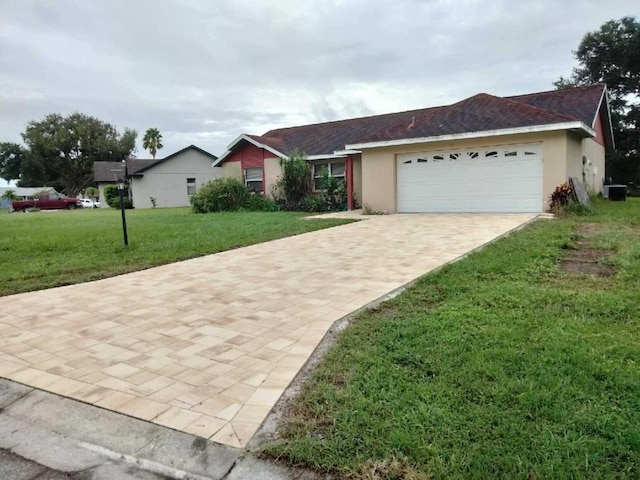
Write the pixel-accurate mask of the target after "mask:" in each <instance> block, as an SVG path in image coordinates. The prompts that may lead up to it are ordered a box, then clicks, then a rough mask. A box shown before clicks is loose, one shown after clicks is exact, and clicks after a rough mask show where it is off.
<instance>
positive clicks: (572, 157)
mask: <svg viewBox="0 0 640 480" xmlns="http://www.w3.org/2000/svg"><path fill="white" fill-rule="evenodd" d="M568 177H575V178H577V179H578V180H580V181H582V139H581V138H578V137H575V136H574V135H567V178H568Z"/></svg>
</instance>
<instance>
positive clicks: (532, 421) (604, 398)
mask: <svg viewBox="0 0 640 480" xmlns="http://www.w3.org/2000/svg"><path fill="white" fill-rule="evenodd" d="M584 223H589V224H597V225H596V227H590V228H587V229H585V228H584V226H581V224H584ZM581 232H586V233H581ZM639 239H640V201H638V200H637V199H630V200H629V201H627V202H626V203H613V202H606V201H598V202H597V203H596V213H595V214H593V215H590V216H584V217H576V216H570V217H563V218H560V219H557V220H553V221H539V222H536V223H534V224H533V225H531V226H529V227H527V228H525V229H524V230H522V231H520V232H517V233H515V234H513V235H511V236H510V237H508V238H505V239H502V240H500V241H498V242H496V243H494V244H492V245H490V246H488V247H487V248H485V249H484V250H482V251H480V252H478V253H474V254H472V255H471V256H469V257H468V258H467V259H465V260H463V261H460V262H458V263H456V264H452V265H449V266H447V267H445V268H444V269H442V270H440V271H438V272H436V273H434V274H432V275H428V276H426V277H424V278H423V279H421V280H420V281H419V282H418V283H417V284H416V285H415V286H413V287H412V288H410V289H409V290H408V291H406V292H404V293H403V294H402V295H400V296H399V297H397V298H395V299H394V300H391V301H389V302H386V303H384V304H382V305H381V306H380V307H378V308H377V309H375V310H373V311H368V312H365V313H363V314H360V315H359V316H358V317H357V318H356V319H355V320H354V321H353V322H352V324H351V325H350V326H349V327H348V328H347V329H346V330H345V331H344V333H343V334H342V335H341V336H340V338H339V339H338V341H337V343H336V345H335V346H334V347H333V348H331V349H330V351H329V353H328V355H327V356H326V357H325V359H324V360H323V361H322V363H321V365H320V367H319V368H318V369H317V370H316V371H315V372H314V374H313V375H312V378H311V379H310V381H309V382H308V383H307V384H306V385H305V386H304V388H303V391H302V393H301V395H300V396H299V397H298V399H297V401H296V402H295V404H294V406H293V409H292V411H291V412H290V414H289V415H288V417H287V418H286V421H285V422H283V425H281V432H282V438H281V439H280V440H277V441H275V442H273V443H271V444H268V445H266V446H265V447H264V449H263V454H264V455H267V456H272V457H276V458H279V459H280V460H282V461H285V462H289V463H292V464H301V465H306V466H310V467H312V468H315V469H317V470H320V471H330V472H333V473H337V474H338V475H339V476H340V477H346V478H358V479H360V478H362V479H373V478H389V479H393V478H398V479H400V478H403V479H413V478H454V479H468V478H471V479H486V478H505V479H527V478H531V479H543V478H548V479H565V478H571V479H573V478H640V241H639ZM578 242H583V243H584V242H588V243H589V244H590V245H591V246H592V247H594V248H604V249H608V250H610V252H609V253H611V255H612V256H611V257H610V258H609V259H608V260H606V262H608V263H611V264H612V265H614V266H615V267H616V269H617V273H616V274H615V275H614V276H612V277H607V278H595V277H590V276H586V275H580V274H568V273H563V272H562V271H561V269H560V268H559V263H560V259H561V258H562V256H563V254H564V253H565V252H566V249H567V248H569V249H570V248H575V246H576V245H577V243H578Z"/></svg>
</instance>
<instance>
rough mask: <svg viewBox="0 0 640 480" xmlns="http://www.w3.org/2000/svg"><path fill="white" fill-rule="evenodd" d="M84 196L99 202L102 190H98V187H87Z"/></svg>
mask: <svg viewBox="0 0 640 480" xmlns="http://www.w3.org/2000/svg"><path fill="white" fill-rule="evenodd" d="M84 194H85V195H86V196H87V198H91V199H93V200H97V199H98V197H99V196H100V190H98V189H97V188H96V187H87V189H86V190H85V191H84Z"/></svg>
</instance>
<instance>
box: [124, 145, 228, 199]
mask: <svg viewBox="0 0 640 480" xmlns="http://www.w3.org/2000/svg"><path fill="white" fill-rule="evenodd" d="M211 164H212V159H211V158H210V157H208V156H206V155H203V154H202V153H200V152H198V151H196V150H187V151H185V152H184V153H182V154H180V155H178V156H176V157H173V158H171V159H170V160H167V161H166V162H163V163H160V164H159V165H157V166H155V167H153V168H152V169H150V170H147V171H146V172H144V173H143V177H133V178H132V182H131V192H132V198H133V206H134V207H135V208H151V207H152V204H151V200H150V199H149V197H155V198H156V199H157V206H158V207H183V206H188V205H189V196H188V195H187V178H195V179H196V191H197V190H198V189H199V188H200V187H201V186H202V185H203V184H205V183H207V182H209V181H211V180H213V179H215V178H220V177H222V176H223V174H224V172H223V169H222V168H220V167H212V166H211Z"/></svg>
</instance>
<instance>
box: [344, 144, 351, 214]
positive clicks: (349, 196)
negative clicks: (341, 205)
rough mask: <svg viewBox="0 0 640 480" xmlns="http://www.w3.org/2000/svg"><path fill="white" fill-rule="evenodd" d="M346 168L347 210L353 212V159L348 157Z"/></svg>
mask: <svg viewBox="0 0 640 480" xmlns="http://www.w3.org/2000/svg"><path fill="white" fill-rule="evenodd" d="M344 166H345V173H346V175H347V209H348V210H353V158H352V157H347V161H346V163H345V165H344Z"/></svg>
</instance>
